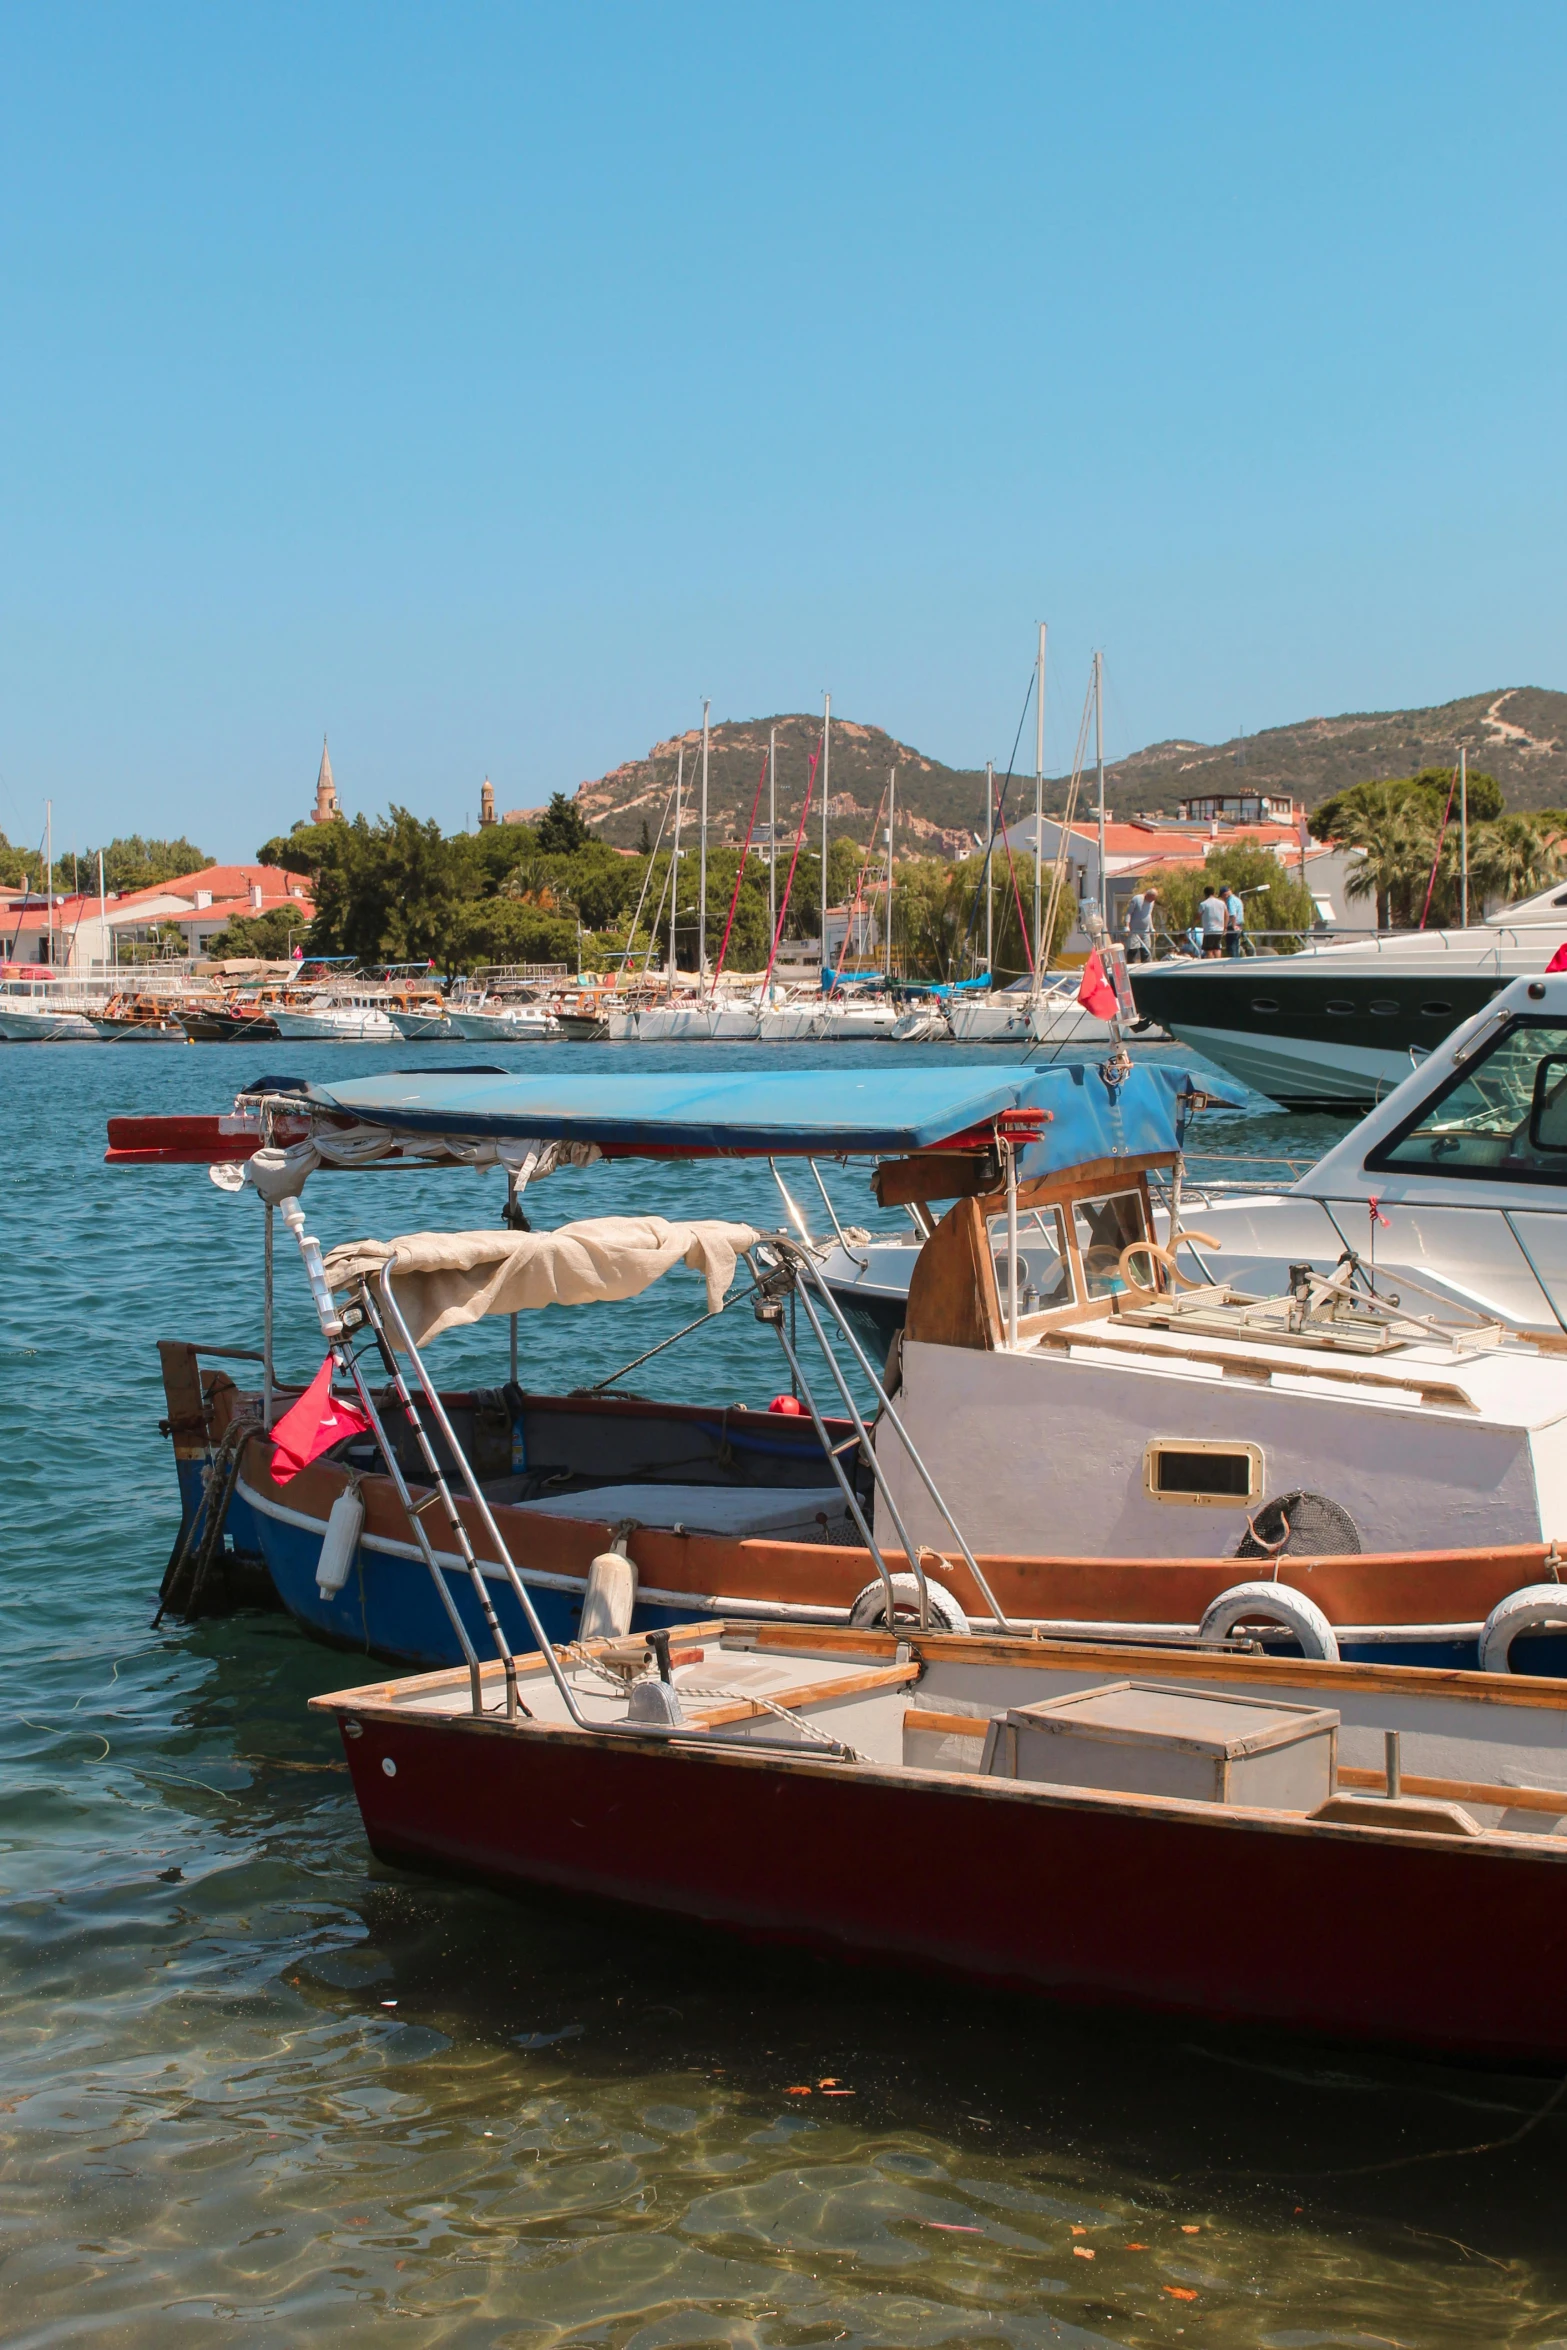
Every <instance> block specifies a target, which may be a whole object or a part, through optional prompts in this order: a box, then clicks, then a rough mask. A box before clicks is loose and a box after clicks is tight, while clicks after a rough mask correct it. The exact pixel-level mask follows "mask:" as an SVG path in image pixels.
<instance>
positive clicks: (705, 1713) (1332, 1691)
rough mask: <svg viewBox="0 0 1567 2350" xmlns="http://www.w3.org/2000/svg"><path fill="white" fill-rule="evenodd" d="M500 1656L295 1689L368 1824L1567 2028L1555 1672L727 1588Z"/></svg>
mask: <svg viewBox="0 0 1567 2350" xmlns="http://www.w3.org/2000/svg"><path fill="white" fill-rule="evenodd" d="M665 1643H667V1647H665V1645H664V1644H665ZM660 1647H664V1654H663V1657H662V1658H661V1659H657V1658H655V1656H654V1655H653V1654H652V1653H650V1652H652V1651H654V1650H656V1649H658V1648H660ZM516 1669H517V1681H516V1710H515V1712H513V1713H511V1714H509V1715H508V1712H507V1705H508V1699H507V1696H506V1691H505V1683H504V1678H503V1674H502V1671H501V1668H500V1666H499V1665H498V1664H497V1665H494V1666H488V1667H486V1668H485V1671H484V1675H483V1679H482V1687H481V1691H480V1695H479V1705H478V1709H477V1710H476V1709H475V1706H474V1702H473V1695H472V1690H471V1684H470V1678H469V1676H468V1674H467V1673H465V1672H448V1673H435V1674H426V1675H420V1676H417V1677H415V1678H412V1679H409V1680H403V1681H397V1682H384V1681H383V1682H376V1683H372V1684H370V1685H369V1686H367V1687H362V1688H356V1689H346V1690H340V1691H338V1692H336V1693H335V1694H333V1695H331V1696H326V1697H320V1698H317V1699H315V1700H314V1704H315V1705H316V1707H317V1708H319V1709H321V1710H323V1711H325V1712H329V1713H331V1714H333V1715H335V1716H336V1717H337V1719H338V1721H339V1723H340V1726H341V1729H342V1733H343V1744H344V1752H345V1753H346V1755H347V1758H348V1764H349V1768H350V1770H351V1772H352V1775H353V1782H354V1790H355V1793H356V1795H357V1797H358V1800H359V1806H360V1810H361V1813H362V1815H363V1819H364V1824H365V1829H366V1833H367V1834H368V1836H369V1839H370V1842H371V1845H372V1846H373V1848H374V1850H375V1852H376V1853H377V1855H378V1856H379V1857H380V1858H381V1859H382V1860H384V1861H387V1862H390V1863H393V1864H396V1865H405V1866H411V1867H418V1868H438V1869H442V1870H448V1871H456V1872H458V1873H460V1874H462V1875H465V1876H471V1877H474V1878H479V1879H483V1880H485V1881H487V1882H489V1883H492V1884H495V1885H498V1886H501V1887H508V1888H523V1887H545V1888H552V1889H555V1890H558V1891H563V1892H568V1893H571V1894H575V1895H581V1896H590V1897H595V1898H598V1899H607V1900H610V1901H614V1902H620V1903H630V1904H634V1905H636V1906H638V1907H640V1908H644V1909H651V1910H659V1911H663V1912H665V1913H668V1914H670V1915H673V1916H676V1917H682V1918H686V1919H689V1920H696V1921H700V1922H702V1923H704V1924H707V1925H711V1926H716V1927H722V1928H726V1929H730V1930H736V1931H739V1932H741V1933H744V1934H747V1935H751V1936H759V1937H765V1938H769V1939H776V1940H784V1941H792V1942H800V1943H806V1944H811V1945H815V1946H817V1947H820V1948H825V1949H826V1950H828V1951H832V1952H837V1953H839V1954H853V1955H855V1956H858V1957H862V1958H875V1959H881V1960H894V1961H900V1962H906V1963H912V1964H915V1965H918V1966H923V1967H934V1968H939V1969H944V1970H950V1971H952V1972H954V1973H957V1974H960V1975H963V1976H967V1977H973V1978H978V1979H982V1980H986V1981H990V1982H994V1983H998V1984H1009V1985H1016V1986H1023V1987H1026V1988H1029V1989H1032V1990H1036V1991H1040V1992H1043V1993H1046V1994H1048V1995H1050V1996H1052V1997H1054V1998H1060V1999H1071V2000H1081V2001H1095V2002H1106V2003H1114V2004H1128V2005H1136V2006H1139V2007H1147V2008H1157V2009H1167V2010H1172V2011H1177V2012H1184V2013H1187V2014H1192V2015H1202V2016H1207V2017H1213V2018H1221V2019H1229V2020H1236V2021H1245V2022H1250V2023H1266V2024H1274V2025H1283V2026H1286V2027H1289V2028H1291V2029H1304V2030H1310V2031H1317V2032H1324V2033H1330V2034H1334V2035H1347V2036H1353V2037H1367V2038H1374V2039H1386V2040H1393V2041H1403V2042H1409V2043H1415V2044H1420V2045H1424V2046H1428V2047H1435V2048H1442V2049H1449V2050H1455V2051H1465V2052H1472V2053H1475V2054H1479V2055H1484V2056H1486V2057H1489V2058H1502V2059H1508V2060H1517V2059H1524V2060H1530V2061H1534V2060H1540V2061H1547V2060H1548V2061H1550V2062H1552V2063H1557V2064H1559V2063H1562V2062H1563V2061H1567V2009H1564V2008H1563V2006H1562V2003H1561V2002H1560V2000H1558V1999H1557V1998H1555V1997H1554V1995H1553V1992H1552V1986H1553V1984H1554V1983H1555V1981H1556V1980H1557V1977H1558V1973H1559V1970H1560V1968H1561V1966H1562V1963H1563V1962H1564V1960H1567V1836H1564V1834H1563V1830H1564V1829H1567V1683H1564V1682H1561V1681H1546V1680H1517V1679H1505V1678H1501V1677H1498V1676H1492V1675H1486V1674H1482V1673H1466V1672H1454V1673H1435V1672H1430V1671H1425V1672H1420V1671H1413V1670H1410V1669H1408V1668H1406V1667H1399V1666H1366V1665H1346V1664H1336V1665H1335V1664H1312V1663H1307V1662H1303V1661H1298V1660H1297V1661H1286V1660H1278V1659H1268V1658H1258V1657H1239V1656H1234V1655H1215V1654H1212V1653H1195V1652H1192V1651H1190V1650H1187V1651H1184V1652H1183V1651H1179V1650H1171V1649H1138V1648H1134V1647H1127V1646H1105V1647H1095V1646H1091V1645H1087V1644H1077V1643H1064V1642H1063V1643H1056V1642H1051V1641H1039V1640H1021V1639H1019V1640H1007V1639H980V1638H974V1637H962V1636H956V1635H935V1634H932V1635H927V1634H917V1635H914V1636H912V1637H910V1638H909V1639H907V1640H904V1641H895V1640H894V1639H892V1638H891V1637H889V1636H888V1635H886V1634H885V1633H869V1632H858V1633H857V1632H852V1631H841V1630H836V1629H821V1630H812V1629H809V1628H804V1627H800V1626H788V1627H779V1628H777V1629H775V1630H762V1631H758V1630H756V1629H755V1627H747V1628H744V1629H740V1628H733V1627H725V1626H724V1625H723V1624H721V1623H716V1622H708V1623H700V1624H695V1625H691V1626H689V1627H687V1628H686V1629H685V1630H683V1631H680V1632H677V1633H675V1634H673V1635H666V1634H659V1635H654V1636H652V1638H650V1639H648V1640H647V1641H642V1640H638V1639H635V1638H631V1637H627V1638H624V1639H621V1640H619V1641H605V1642H599V1643H595V1644H590V1646H589V1647H586V1648H578V1649H575V1650H572V1651H563V1652H559V1653H556V1652H553V1651H552V1652H549V1653H547V1654H545V1655H540V1656H534V1657H531V1658H519V1659H518V1660H517V1668H516Z"/></svg>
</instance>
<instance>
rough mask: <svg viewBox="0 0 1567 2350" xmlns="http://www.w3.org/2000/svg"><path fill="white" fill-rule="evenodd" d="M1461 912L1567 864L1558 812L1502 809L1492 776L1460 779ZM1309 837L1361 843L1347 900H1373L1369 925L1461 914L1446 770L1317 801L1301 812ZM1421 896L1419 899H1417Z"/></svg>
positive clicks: (1394, 925) (1517, 892)
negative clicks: (1464, 782) (1464, 813)
mask: <svg viewBox="0 0 1567 2350" xmlns="http://www.w3.org/2000/svg"><path fill="white" fill-rule="evenodd" d="M1467 798H1468V806H1469V842H1468V850H1469V854H1468V869H1469V918H1470V920H1471V922H1477V921H1478V920H1479V919H1480V917H1481V916H1482V914H1483V913H1484V911H1485V908H1486V905H1487V903H1488V902H1489V903H1492V904H1498V905H1506V904H1509V903H1511V902H1512V901H1513V900H1515V899H1518V898H1527V897H1533V896H1534V895H1535V894H1536V893H1537V892H1538V891H1540V890H1542V889H1548V888H1549V887H1550V885H1551V883H1552V882H1553V881H1556V880H1558V879H1559V878H1560V877H1561V874H1562V872H1563V870H1564V867H1567V859H1564V856H1563V846H1564V844H1567V813H1564V812H1563V811H1562V810H1561V809H1560V808H1540V809H1536V810H1534V811H1533V812H1531V813H1530V814H1529V815H1509V814H1508V813H1507V808H1506V804H1505V802H1504V800H1503V796H1502V787H1501V785H1500V784H1499V783H1498V782H1497V780H1496V778H1495V776H1494V775H1487V774H1485V773H1483V772H1482V771H1481V770H1480V769H1478V768H1476V769H1474V770H1472V771H1471V773H1470V775H1469V778H1468V791H1467ZM1310 823H1311V829H1312V831H1313V833H1314V834H1315V835H1316V837H1317V839H1318V840H1326V841H1334V842H1337V843H1339V844H1340V845H1342V846H1343V847H1346V848H1357V849H1361V850H1363V851H1364V852H1365V853H1364V857H1363V860H1362V862H1361V863H1360V864H1359V865H1358V866H1357V867H1356V868H1355V869H1354V870H1353V871H1352V872H1351V874H1350V876H1349V880H1348V883H1347V885H1346V886H1347V888H1348V892H1349V895H1350V896H1351V897H1352V898H1374V899H1375V901H1376V918H1377V927H1378V929H1379V930H1390V929H1413V928H1416V927H1418V925H1419V924H1420V922H1421V921H1422V919H1423V920H1424V921H1425V923H1426V925H1427V927H1428V928H1432V929H1444V928H1451V927H1452V926H1453V925H1454V924H1456V923H1457V922H1458V921H1459V920H1460V918H1461V912H1462V897H1463V889H1462V870H1461V869H1462V861H1463V842H1462V835H1461V832H1460V827H1459V800H1458V793H1457V791H1456V789H1455V788H1454V780H1453V774H1452V771H1451V770H1450V769H1448V768H1446V767H1423V768H1422V769H1421V770H1420V772H1419V774H1418V775H1402V776H1394V777H1390V778H1389V779H1387V780H1386V781H1383V782H1375V783H1357V784H1354V785H1352V786H1351V788H1350V789H1349V790H1348V791H1343V792H1339V793H1337V794H1335V796H1334V797H1333V798H1332V799H1331V800H1324V801H1323V802H1322V805H1321V806H1320V807H1319V808H1318V809H1317V810H1316V811H1315V813H1314V814H1313V815H1312V817H1311V819H1310ZM1428 896H1429V907H1428V905H1427V899H1428Z"/></svg>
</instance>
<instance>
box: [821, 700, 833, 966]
mask: <svg viewBox="0 0 1567 2350" xmlns="http://www.w3.org/2000/svg"><path fill="white" fill-rule="evenodd" d="M831 766H832V696H831V694H824V695H823V696H822V938H821V947H822V990H823V993H825V992H826V988H827V802H828V800H829V799H830V797H831V796H832V781H831V776H830V769H831Z"/></svg>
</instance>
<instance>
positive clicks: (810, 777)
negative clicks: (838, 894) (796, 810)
mask: <svg viewBox="0 0 1567 2350" xmlns="http://www.w3.org/2000/svg"><path fill="white" fill-rule="evenodd" d="M821 755H822V746H821V744H820V743H818V744H817V746H816V749H815V751H814V752H813V753H812V755H811V764H810V768H809V771H808V773H807V775H806V778H805V801H804V804H803V806H802V807H801V809H800V829H799V831H798V832H797V833H796V834H795V836H794V855H793V856H792V857H791V858H790V859H789V878H788V880H787V881H786V882H785V883H784V893H783V904H782V905H781V906H780V907H779V909H778V927H777V929H776V930H775V931H774V932H773V947H772V953H771V954H770V955H769V956H768V958H767V969H766V971H765V972H764V973H763V975H762V1001H763V1003H764V1004H765V1003H766V1001H767V990H768V988H769V987H770V985H771V984H772V977H773V965H774V963H776V962H777V960H778V943H779V941H780V939H781V938H782V937H783V929H784V922H785V919H786V917H787V915H788V912H789V893H790V891H791V890H792V889H793V887H794V869H795V867H796V866H797V865H798V864H799V862H800V844H801V842H802V841H803V840H804V838H805V820H806V818H807V817H808V816H809V814H810V812H811V794H812V792H813V791H814V790H815V789H816V766H817V761H818V760H819V759H820V758H821ZM826 905H827V876H826V874H825V873H824V874H823V875H822V908H823V915H822V928H823V931H824V932H825V930H826V927H827V922H826Z"/></svg>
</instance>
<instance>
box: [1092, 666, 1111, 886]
mask: <svg viewBox="0 0 1567 2350" xmlns="http://www.w3.org/2000/svg"><path fill="white" fill-rule="evenodd" d="M1094 766H1095V768H1096V769H1097V771H1098V776H1099V919H1100V922H1101V923H1102V924H1103V925H1104V928H1105V929H1106V930H1108V929H1109V927H1110V887H1109V882H1108V880H1107V879H1106V876H1105V657H1104V655H1103V653H1096V654H1095V655H1094Z"/></svg>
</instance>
